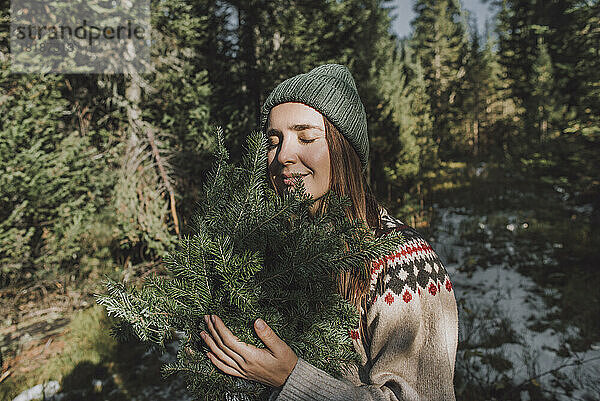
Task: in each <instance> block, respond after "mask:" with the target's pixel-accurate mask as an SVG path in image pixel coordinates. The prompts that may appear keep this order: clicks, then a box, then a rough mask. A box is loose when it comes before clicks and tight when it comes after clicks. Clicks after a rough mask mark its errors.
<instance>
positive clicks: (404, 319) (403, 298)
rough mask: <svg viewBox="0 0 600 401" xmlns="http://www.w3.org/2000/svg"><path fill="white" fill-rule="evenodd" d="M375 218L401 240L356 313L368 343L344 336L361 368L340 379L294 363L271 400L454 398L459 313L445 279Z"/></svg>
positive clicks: (395, 226)
mask: <svg viewBox="0 0 600 401" xmlns="http://www.w3.org/2000/svg"><path fill="white" fill-rule="evenodd" d="M380 213H381V218H382V231H383V232H386V231H389V230H400V231H401V232H402V234H403V236H404V238H405V240H406V241H405V242H404V243H403V244H402V245H400V246H399V248H398V249H396V251H395V252H393V253H391V254H390V255H387V256H386V257H385V258H382V259H379V260H376V261H373V262H372V269H371V273H372V274H371V289H370V294H369V302H368V305H369V307H368V308H367V310H366V311H365V310H361V314H362V315H363V316H362V317H363V319H365V321H366V323H367V326H366V327H367V337H368V338H361V335H360V334H359V332H358V330H353V331H352V332H351V333H350V336H351V338H352V342H353V345H354V348H355V349H356V351H357V352H358V353H359V354H360V356H361V359H362V363H361V366H353V367H352V368H351V369H350V371H349V372H348V374H347V375H346V376H345V378H344V379H343V380H338V379H336V378H334V377H332V376H331V375H329V374H327V373H326V372H324V371H322V370H320V369H318V368H316V367H314V366H312V365H311V364H309V363H308V362H306V361H304V360H303V359H302V358H299V359H298V363H297V364H296V366H295V368H294V370H293V371H292V373H291V374H290V376H289V377H288V379H287V381H286V382H285V384H284V385H283V387H282V388H280V389H276V390H274V392H273V393H272V394H271V397H270V398H269V399H270V400H271V401H349V400H361V401H362V400H369V401H370V400H373V401H375V400H377V401H384V400H385V401H396V400H397V401H404V400H410V401H416V400H419V401H422V400H428V401H431V400H440V401H441V400H444V401H447V400H454V399H455V397H454V386H453V378H454V362H455V358H456V346H457V341H458V313H457V309H456V300H455V298H454V291H453V289H452V284H451V282H450V279H449V277H448V273H447V272H446V269H445V268H444V266H443V265H442V263H441V261H440V259H439V258H438V256H437V255H436V253H435V252H434V251H433V249H432V248H431V246H430V245H429V244H428V243H427V241H425V239H423V237H422V236H421V235H420V234H419V233H418V232H417V231H415V230H414V229H413V228H411V227H409V226H407V225H406V224H404V223H402V222H401V221H400V220H398V219H396V218H394V217H392V216H390V215H388V213H387V211H386V210H385V209H383V208H382V209H381V210H380ZM386 264H387V267H386V268H384V266H385V265H386ZM386 270H387V272H386Z"/></svg>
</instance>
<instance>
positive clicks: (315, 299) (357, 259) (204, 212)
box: [98, 130, 402, 400]
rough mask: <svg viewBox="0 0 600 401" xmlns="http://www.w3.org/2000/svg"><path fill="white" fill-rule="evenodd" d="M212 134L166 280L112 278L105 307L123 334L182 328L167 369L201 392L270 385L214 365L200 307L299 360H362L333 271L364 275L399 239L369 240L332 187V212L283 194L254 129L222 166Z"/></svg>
mask: <svg viewBox="0 0 600 401" xmlns="http://www.w3.org/2000/svg"><path fill="white" fill-rule="evenodd" d="M217 136H218V138H217V139H218V140H217V143H218V146H217V153H216V156H217V160H216V162H215V165H214V167H213V170H212V172H211V175H210V177H209V179H208V181H207V183H206V185H205V186H204V190H203V196H202V201H201V202H200V203H199V210H198V213H197V215H196V216H195V218H194V223H193V228H192V232H191V233H190V235H189V236H184V237H183V238H182V239H181V241H180V243H179V248H178V249H177V250H176V251H175V252H172V253H171V254H169V256H168V257H167V258H166V264H167V267H168V269H169V276H168V277H156V276H153V277H151V278H149V279H148V280H146V282H145V283H144V286H143V287H142V288H141V289H139V290H138V289H135V288H126V287H125V286H124V285H122V284H119V283H117V282H114V281H108V282H107V288H108V294H107V295H100V296H98V302H99V303H100V304H102V305H104V306H106V308H107V311H108V313H109V314H110V315H113V316H116V317H118V318H120V319H122V324H121V325H120V326H119V327H120V328H119V329H118V331H117V332H118V333H119V334H120V335H121V336H124V337H127V336H131V335H134V336H136V337H137V338H139V339H141V340H143V341H150V342H153V343H156V344H159V345H164V343H165V341H167V340H168V339H170V338H172V337H173V335H174V331H179V332H182V333H183V334H182V335H181V340H180V350H179V352H178V355H177V361H176V362H175V363H173V364H169V365H167V366H166V367H165V368H164V371H165V372H166V373H167V374H168V373H174V372H184V373H186V376H187V378H188V383H189V388H190V390H191V391H192V392H193V393H194V395H195V396H196V397H197V398H198V399H207V400H208V399H210V400H215V399H226V397H229V396H232V395H236V396H237V397H249V398H250V399H255V398H260V397H264V396H266V392H265V387H264V386H262V385H260V384H258V383H254V382H248V381H245V380H242V379H238V378H234V377H232V376H227V375H224V374H221V373H219V372H218V371H217V370H215V368H214V367H212V365H211V363H210V362H209V360H208V358H207V357H206V356H205V352H202V350H203V349H204V347H205V346H204V343H203V342H202V340H201V339H200V336H199V333H200V331H201V330H202V329H204V330H207V328H206V327H204V326H205V324H204V320H203V316H204V315H205V314H217V315H219V316H220V317H222V318H223V321H224V322H225V324H226V325H227V326H228V327H229V328H230V329H231V330H232V331H233V332H234V333H235V334H236V335H237V336H238V338H239V339H240V340H241V341H243V342H246V343H250V344H255V345H257V346H261V345H260V344H258V342H257V339H256V337H255V335H254V333H253V329H252V328H251V327H252V322H253V321H254V320H255V319H257V318H259V317H260V318H262V319H264V320H265V321H266V322H267V323H268V324H269V325H270V326H271V327H272V328H273V330H274V331H275V332H276V333H277V334H278V335H279V336H280V337H281V338H282V339H283V340H284V341H285V342H286V343H287V344H288V345H289V346H290V347H291V348H292V349H293V350H294V351H295V352H296V354H297V355H298V356H300V357H302V358H304V359H305V360H307V361H309V362H310V363H312V364H314V365H315V366H317V367H319V368H322V369H324V370H326V371H328V372H330V373H331V374H334V375H337V376H339V375H341V374H342V373H343V371H344V368H345V367H346V366H347V364H348V363H357V362H358V359H357V357H358V356H357V354H356V353H355V352H354V349H353V347H352V344H351V340H350V335H349V331H350V329H352V328H354V327H356V325H357V318H358V316H357V311H356V308H355V307H354V306H353V305H351V304H350V303H349V302H347V301H345V300H343V299H342V298H341V296H340V295H338V294H337V292H336V280H335V278H336V277H337V275H339V274H340V273H341V272H342V271H353V272H355V273H356V274H363V276H362V277H363V279H365V278H366V277H365V276H364V274H366V273H365V269H364V268H362V267H363V266H364V264H365V263H367V262H368V261H369V260H371V259H373V258H375V257H379V256H382V255H384V254H385V253H386V252H389V251H391V250H392V249H393V248H394V247H395V246H397V245H398V244H399V243H400V241H401V239H402V238H401V235H400V234H399V233H397V232H395V233H392V234H389V235H386V236H383V237H380V238H374V236H373V234H372V233H371V231H370V230H369V229H368V228H366V227H365V226H364V224H363V223H359V222H353V221H350V220H348V218H346V217H345V214H344V209H345V207H347V206H348V202H349V201H348V200H347V199H340V198H339V197H337V196H335V194H333V193H328V194H326V195H325V196H326V201H327V202H328V203H327V205H328V207H327V210H326V212H325V213H324V214H323V215H322V216H318V217H314V218H313V217H310V214H309V210H310V207H311V205H313V203H314V200H313V199H312V198H311V197H310V196H309V195H308V194H307V193H306V191H305V189H304V187H303V184H302V180H301V179H299V178H298V179H297V181H296V187H295V189H293V190H291V191H288V192H286V193H285V194H284V195H283V197H282V198H280V197H278V196H277V195H276V194H275V192H274V191H273V190H272V189H269V188H268V187H267V180H266V177H267V175H266V165H267V158H266V149H267V138H266V136H265V135H264V133H262V132H261V133H255V134H252V135H251V136H249V138H248V153H247V154H246V156H245V158H244V160H243V163H242V165H241V166H240V167H237V166H235V165H232V164H229V163H227V159H228V153H227V151H226V150H225V147H224V137H223V134H222V131H220V130H219V131H218V132H217ZM359 272H362V273H359Z"/></svg>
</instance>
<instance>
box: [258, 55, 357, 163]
mask: <svg viewBox="0 0 600 401" xmlns="http://www.w3.org/2000/svg"><path fill="white" fill-rule="evenodd" d="M287 102H298V103H304V104H305V105H307V106H310V107H312V108H313V109H315V110H317V111H318V112H319V113H321V114H323V115H324V116H325V117H327V119H328V120H329V121H331V123H332V124H333V125H335V127H336V128H337V129H338V130H339V131H340V133H341V134H342V135H344V137H345V138H346V139H347V140H348V142H350V144H351V145H352V147H353V148H354V150H356V153H357V154H358V157H359V158H360V162H361V165H362V168H363V170H364V169H366V167H367V162H368V160H369V138H368V136H367V115H366V113H365V108H364V106H363V104H362V102H361V101H360V97H359V96H358V90H357V89H356V84H355V83H354V78H352V74H351V73H350V71H349V70H348V68H346V67H344V66H343V65H339V64H325V65H321V66H319V67H317V68H315V69H313V70H311V71H310V72H308V73H306V74H300V75H296V76H295V77H292V78H289V79H286V80H285V81H283V82H282V83H280V84H279V85H278V86H277V87H276V88H275V89H274V90H273V92H271V94H270V95H269V97H268V98H267V100H266V101H265V103H264V104H263V106H262V110H261V128H262V129H263V130H266V128H267V119H268V117H269V112H270V111H271V109H272V108H273V107H275V106H277V105H278V104H281V103H287Z"/></svg>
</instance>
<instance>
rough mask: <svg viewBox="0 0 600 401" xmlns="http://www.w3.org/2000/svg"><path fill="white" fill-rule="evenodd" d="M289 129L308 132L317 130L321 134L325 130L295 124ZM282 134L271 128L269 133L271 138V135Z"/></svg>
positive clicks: (313, 126)
mask: <svg viewBox="0 0 600 401" xmlns="http://www.w3.org/2000/svg"><path fill="white" fill-rule="evenodd" d="M289 129H291V130H292V131H306V130H309V129H316V130H319V131H321V132H323V129H322V128H321V127H319V126H316V125H311V124H295V125H291V126H290V127H289ZM278 134H281V131H280V130H278V129H275V128H270V129H269V130H268V131H267V135H269V136H271V135H278Z"/></svg>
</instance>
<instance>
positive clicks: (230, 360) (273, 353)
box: [200, 315, 298, 387]
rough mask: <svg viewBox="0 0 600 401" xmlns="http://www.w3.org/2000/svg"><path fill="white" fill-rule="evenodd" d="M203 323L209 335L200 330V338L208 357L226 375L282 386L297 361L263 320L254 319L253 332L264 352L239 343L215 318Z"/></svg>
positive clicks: (252, 346)
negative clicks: (260, 342) (254, 331)
mask: <svg viewBox="0 0 600 401" xmlns="http://www.w3.org/2000/svg"><path fill="white" fill-rule="evenodd" d="M204 320H205V321H206V324H207V326H208V331H209V332H210V334H208V333H206V332H205V331H203V332H202V333H200V335H201V336H202V339H203V340H204V342H205V343H206V345H208V348H210V352H208V353H207V356H208V358H209V359H210V361H211V362H212V363H213V365H215V366H216V367H217V368H219V370H221V371H223V372H225V373H227V374H229V375H232V376H237V377H242V378H244V379H249V380H254V381H257V382H261V383H264V384H268V385H270V386H273V387H281V386H283V384H284V383H285V381H286V380H287V378H288V376H289V375H290V373H292V370H293V369H294V367H295V366H296V362H298V357H297V356H296V354H295V353H294V351H292V349H291V348H290V347H289V346H288V345H287V344H286V343H284V342H283V341H282V340H281V339H280V338H279V337H278V336H277V335H276V334H275V332H273V330H271V328H270V327H269V326H267V324H266V323H265V322H264V321H263V320H262V319H256V321H255V322H254V330H256V334H257V335H258V337H259V338H260V339H261V340H262V342H263V343H264V344H265V345H266V347H267V348H264V349H261V348H257V347H255V346H254V345H251V344H246V343H243V342H242V341H240V340H239V339H238V338H237V337H236V336H234V335H233V333H232V332H231V331H230V330H229V329H228V328H227V327H226V326H225V324H224V323H223V321H222V320H221V319H220V318H219V317H218V316H216V315H210V316H208V315H207V316H204Z"/></svg>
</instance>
